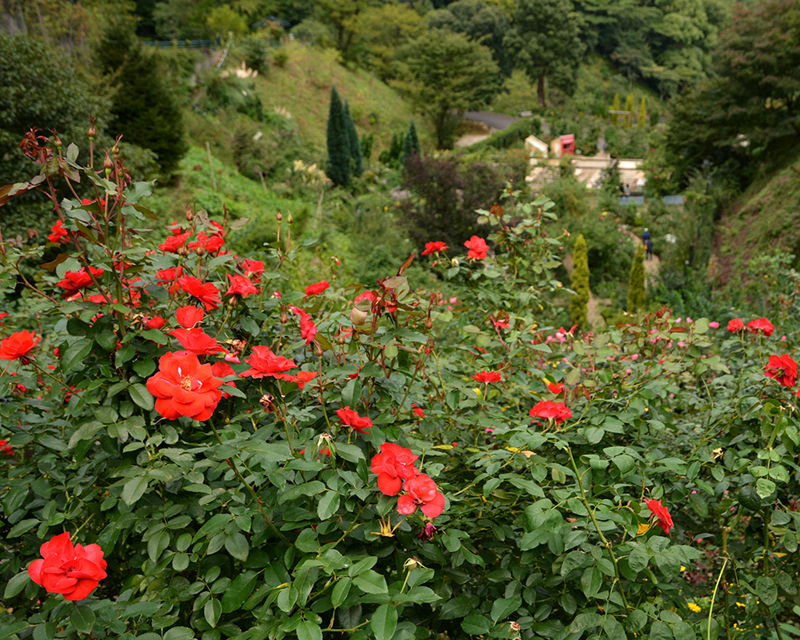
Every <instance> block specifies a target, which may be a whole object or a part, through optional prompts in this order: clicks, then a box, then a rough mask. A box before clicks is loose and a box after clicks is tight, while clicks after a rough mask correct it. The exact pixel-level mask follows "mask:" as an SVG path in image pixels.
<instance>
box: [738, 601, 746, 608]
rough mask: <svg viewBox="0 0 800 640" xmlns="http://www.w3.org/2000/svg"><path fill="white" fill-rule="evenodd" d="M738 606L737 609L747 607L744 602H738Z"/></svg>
mask: <svg viewBox="0 0 800 640" xmlns="http://www.w3.org/2000/svg"><path fill="white" fill-rule="evenodd" d="M736 606H737V607H746V606H747V605H746V604H745V603H744V602H737V603H736Z"/></svg>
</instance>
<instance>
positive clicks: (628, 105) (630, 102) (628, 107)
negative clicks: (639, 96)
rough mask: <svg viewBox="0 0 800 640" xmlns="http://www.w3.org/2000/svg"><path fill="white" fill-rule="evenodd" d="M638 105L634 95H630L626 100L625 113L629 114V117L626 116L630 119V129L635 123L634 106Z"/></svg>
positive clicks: (628, 124) (628, 123) (628, 125)
mask: <svg viewBox="0 0 800 640" xmlns="http://www.w3.org/2000/svg"><path fill="white" fill-rule="evenodd" d="M634 104H636V101H635V100H634V98H633V94H632V93H629V94H628V97H627V98H626V99H625V111H627V112H628V115H627V116H625V117H626V118H627V119H628V122H627V127H628V129H630V128H631V122H633V105H634Z"/></svg>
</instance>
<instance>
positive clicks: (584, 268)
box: [569, 234, 589, 327]
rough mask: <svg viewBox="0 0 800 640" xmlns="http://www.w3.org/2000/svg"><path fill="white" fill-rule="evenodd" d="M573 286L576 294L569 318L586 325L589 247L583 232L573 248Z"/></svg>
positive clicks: (575, 322) (573, 297)
mask: <svg viewBox="0 0 800 640" xmlns="http://www.w3.org/2000/svg"><path fill="white" fill-rule="evenodd" d="M570 286H571V288H572V290H573V291H574V292H575V295H574V296H572V298H571V299H570V301H569V318H570V321H571V322H572V324H577V325H578V326H579V327H585V326H586V320H587V315H588V311H589V248H588V247H587V246H586V239H585V238H584V237H583V234H581V235H579V236H578V239H577V240H575V246H574V248H573V249H572V280H571V285H570Z"/></svg>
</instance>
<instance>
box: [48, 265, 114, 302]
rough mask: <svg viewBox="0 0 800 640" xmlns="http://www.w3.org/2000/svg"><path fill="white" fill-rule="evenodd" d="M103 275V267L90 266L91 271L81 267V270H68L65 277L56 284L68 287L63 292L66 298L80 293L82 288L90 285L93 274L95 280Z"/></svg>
mask: <svg viewBox="0 0 800 640" xmlns="http://www.w3.org/2000/svg"><path fill="white" fill-rule="evenodd" d="M90 272H91V274H90ZM102 275H103V270H102V269H95V268H94V267H89V271H86V267H81V270H80V271H67V273H66V274H65V276H64V279H63V280H62V281H61V282H59V283H58V284H57V285H56V286H58V287H62V288H64V289H66V291H64V293H63V296H64V297H65V298H70V297H72V296H74V295H75V294H76V293H78V291H79V290H80V289H83V288H84V287H88V286H89V285H90V284H92V276H94V277H95V280H97V279H98V278H100V277H101V276H102Z"/></svg>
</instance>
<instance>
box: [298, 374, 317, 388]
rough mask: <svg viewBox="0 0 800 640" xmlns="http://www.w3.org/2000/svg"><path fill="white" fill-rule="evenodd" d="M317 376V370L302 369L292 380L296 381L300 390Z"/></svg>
mask: <svg viewBox="0 0 800 640" xmlns="http://www.w3.org/2000/svg"><path fill="white" fill-rule="evenodd" d="M316 377H317V373H316V371H300V372H299V373H298V374H297V375H296V376H293V377H292V382H296V383H297V386H298V387H299V388H300V390H301V391H302V390H303V387H305V386H306V383H307V382H311V381H312V380H313V379H314V378H316Z"/></svg>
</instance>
